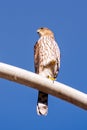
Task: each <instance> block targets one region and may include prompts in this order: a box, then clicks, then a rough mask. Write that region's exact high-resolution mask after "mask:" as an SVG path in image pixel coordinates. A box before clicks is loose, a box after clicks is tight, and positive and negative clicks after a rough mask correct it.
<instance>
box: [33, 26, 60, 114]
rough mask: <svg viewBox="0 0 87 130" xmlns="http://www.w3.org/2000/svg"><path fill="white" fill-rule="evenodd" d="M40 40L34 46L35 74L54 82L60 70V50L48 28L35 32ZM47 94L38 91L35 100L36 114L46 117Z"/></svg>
mask: <svg viewBox="0 0 87 130" xmlns="http://www.w3.org/2000/svg"><path fill="white" fill-rule="evenodd" d="M37 33H38V34H39V36H40V38H39V40H38V41H37V42H36V44H35V46H34V64H35V73H37V74H39V75H41V76H43V77H45V78H49V79H51V80H55V78H56V77H57V75H58V72H59V68H60V49H59V47H58V45H57V42H56V41H55V38H54V34H53V32H52V31H51V30H50V29H48V28H45V27H44V28H39V29H38V30H37ZM47 113H48V94H47V93H44V92H41V91H39V92H38V100H37V114H38V115H47Z"/></svg>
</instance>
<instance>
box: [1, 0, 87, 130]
mask: <svg viewBox="0 0 87 130" xmlns="http://www.w3.org/2000/svg"><path fill="white" fill-rule="evenodd" d="M39 27H48V28H50V29H51V30H53V32H54V34H55V38H56V41H57V42H58V44H59V47H60V50H61V69H60V73H59V75H58V78H57V81H59V82H62V83H65V84H67V85H69V86H71V87H73V88H75V89H78V90H80V91H82V92H85V93H87V1H86V0H44V1H40V0H37V1H34V0H24V1H23V0H15V1H12V0H7V1H6V0H3V1H0V62H4V63H8V64H11V65H14V66H17V67H21V68H23V69H26V70H29V71H32V72H34V58H33V57H34V56H33V53H34V50H33V47H34V44H35V42H36V41H37V40H38V38H39V37H38V35H37V33H36V30H37V29H38V28H39ZM36 102H37V90H35V89H32V88H29V87H25V86H23V85H20V84H17V83H14V82H10V81H7V80H4V79H0V129H1V130H6V129H8V130H15V129H16V130H29V129H31V130H35V129H37V130H41V129H42V130H48V129H49V130H54V129H58V130H65V129H67V130H77V129H79V130H82V129H87V111H85V110H82V109H80V108H78V107H76V106H74V105H72V104H70V103H67V102H65V101H63V100H61V99H58V98H55V97H53V96H49V113H48V115H47V116H46V117H40V116H37V114H36Z"/></svg>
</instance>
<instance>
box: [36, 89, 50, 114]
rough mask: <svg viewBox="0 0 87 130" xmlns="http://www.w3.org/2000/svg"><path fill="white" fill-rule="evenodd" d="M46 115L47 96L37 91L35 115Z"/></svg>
mask: <svg viewBox="0 0 87 130" xmlns="http://www.w3.org/2000/svg"><path fill="white" fill-rule="evenodd" d="M47 113H48V94H46V93H44V92H41V91H39V92H38V101H37V114H38V115H44V116H46V115H47Z"/></svg>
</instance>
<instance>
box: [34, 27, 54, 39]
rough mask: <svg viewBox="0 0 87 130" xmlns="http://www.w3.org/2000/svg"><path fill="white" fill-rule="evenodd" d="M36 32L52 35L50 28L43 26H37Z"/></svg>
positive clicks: (41, 34)
mask: <svg viewBox="0 0 87 130" xmlns="http://www.w3.org/2000/svg"><path fill="white" fill-rule="evenodd" d="M37 33H38V34H39V36H51V37H54V34H53V32H52V31H51V30H50V29H48V28H45V27H43V28H39V29H38V30H37Z"/></svg>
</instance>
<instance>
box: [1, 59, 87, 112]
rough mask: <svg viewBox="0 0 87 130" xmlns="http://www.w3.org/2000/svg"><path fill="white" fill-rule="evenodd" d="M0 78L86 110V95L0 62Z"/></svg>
mask: <svg viewBox="0 0 87 130" xmlns="http://www.w3.org/2000/svg"><path fill="white" fill-rule="evenodd" d="M0 78H4V79H7V80H11V81H14V82H17V83H20V84H23V85H26V86H29V87H32V88H35V89H38V90H40V91H43V92H46V93H48V94H51V95H53V96H55V97H58V98H61V99H63V100H65V101H68V102H70V103H72V104H74V105H77V106H78V107H81V108H83V109H86V110H87V94H85V93H83V92H80V91H78V90H76V89H74V88H71V87H69V86H67V85H64V84H62V83H59V82H56V81H55V82H53V81H51V80H49V79H46V78H43V77H41V76H40V75H37V74H35V73H32V72H29V71H27V70H24V69H21V68H18V67H14V66H12V65H8V64H5V63H1V62H0Z"/></svg>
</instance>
